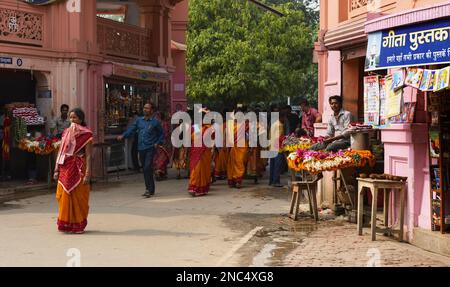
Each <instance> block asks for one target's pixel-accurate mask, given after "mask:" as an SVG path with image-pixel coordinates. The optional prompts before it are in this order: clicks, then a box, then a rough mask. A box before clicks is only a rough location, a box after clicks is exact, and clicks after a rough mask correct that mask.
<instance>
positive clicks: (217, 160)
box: [214, 124, 229, 178]
mask: <svg viewBox="0 0 450 287" xmlns="http://www.w3.org/2000/svg"><path fill="white" fill-rule="evenodd" d="M222 130H223V131H225V130H226V125H225V124H223V128H222ZM215 153H216V154H215V157H214V176H215V177H219V178H226V176H227V164H228V154H229V148H227V147H226V137H223V146H222V147H218V148H216V151H215Z"/></svg>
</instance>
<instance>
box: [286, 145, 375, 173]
mask: <svg viewBox="0 0 450 287" xmlns="http://www.w3.org/2000/svg"><path fill="white" fill-rule="evenodd" d="M287 159H288V165H289V167H290V168H291V169H293V170H295V171H302V170H305V171H308V172H310V173H312V174H317V173H321V172H324V171H335V170H338V169H343V168H348V167H364V166H366V165H367V164H369V165H370V166H374V165H375V157H374V156H373V154H372V153H371V152H370V151H367V150H345V151H340V152H338V153H327V152H313V151H305V150H299V151H297V152H295V153H291V154H290V155H289V156H288V158H287Z"/></svg>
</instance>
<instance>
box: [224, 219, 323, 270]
mask: <svg viewBox="0 0 450 287" xmlns="http://www.w3.org/2000/svg"><path fill="white" fill-rule="evenodd" d="M223 221H224V222H225V224H226V225H227V226H229V227H230V228H231V229H232V230H234V231H236V232H239V233H241V234H245V233H246V232H248V230H252V229H253V228H255V227H257V226H262V227H263V228H262V229H261V230H259V231H258V232H256V234H255V236H253V237H252V238H251V239H250V240H249V242H247V243H246V244H245V245H244V246H243V247H242V248H240V250H239V251H238V253H237V256H239V259H238V265H239V266H253V267H262V266H283V260H284V258H285V257H286V256H287V255H288V254H289V253H290V252H291V251H293V250H294V249H295V248H297V247H298V246H299V245H300V243H301V242H302V240H303V239H305V238H306V237H308V235H309V234H310V233H311V232H313V231H315V230H317V228H318V225H319V224H318V223H316V222H315V221H314V220H312V219H301V220H299V221H293V220H292V219H290V218H289V217H288V216H287V215H285V214H249V213H235V214H230V215H226V216H224V217H223Z"/></svg>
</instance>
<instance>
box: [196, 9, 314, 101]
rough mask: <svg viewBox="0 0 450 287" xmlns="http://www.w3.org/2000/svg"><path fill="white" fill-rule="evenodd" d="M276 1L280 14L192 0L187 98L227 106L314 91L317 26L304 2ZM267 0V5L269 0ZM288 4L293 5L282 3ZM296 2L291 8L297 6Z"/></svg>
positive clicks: (312, 94)
mask: <svg viewBox="0 0 450 287" xmlns="http://www.w3.org/2000/svg"><path fill="white" fill-rule="evenodd" d="M271 1H277V3H275V4H278V5H277V6H274V7H276V9H278V10H280V11H282V12H283V13H284V14H285V15H286V16H284V17H279V16H276V15H274V14H272V13H267V12H265V11H262V10H261V9H259V8H258V7H256V6H255V5H252V4H251V3H249V2H248V1H244V0H208V1H204V0H191V1H190V2H189V5H190V11H189V27H188V52H187V63H188V74H189V81H188V97H189V100H190V101H191V102H200V103H203V104H207V105H214V106H225V105H235V104H236V103H244V104H249V103H254V102H261V101H262V102H266V103H267V102H269V101H279V100H283V101H284V100H285V99H286V98H287V97H292V98H295V97H298V96H299V95H302V96H306V95H308V94H309V95H311V96H310V97H309V99H310V100H311V99H312V98H315V95H316V92H317V67H316V66H315V65H314V64H312V54H313V44H314V40H315V34H316V32H315V31H316V27H317V26H316V25H314V23H313V20H312V19H311V17H308V16H307V13H308V12H307V10H308V9H309V8H305V6H304V4H303V1H294V2H298V3H293V2H292V1H285V0H267V1H265V2H266V3H267V4H273V3H272V2H271ZM269 2H270V3H269ZM284 2H291V3H284ZM293 4H295V5H297V6H295V5H293Z"/></svg>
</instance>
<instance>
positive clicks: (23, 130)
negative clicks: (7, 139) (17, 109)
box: [14, 117, 28, 143]
mask: <svg viewBox="0 0 450 287" xmlns="http://www.w3.org/2000/svg"><path fill="white" fill-rule="evenodd" d="M27 133H28V132H27V124H26V123H25V119H24V118H21V117H17V118H14V139H15V142H17V143H19V142H20V140H22V139H23V138H25V137H26V136H27Z"/></svg>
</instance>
